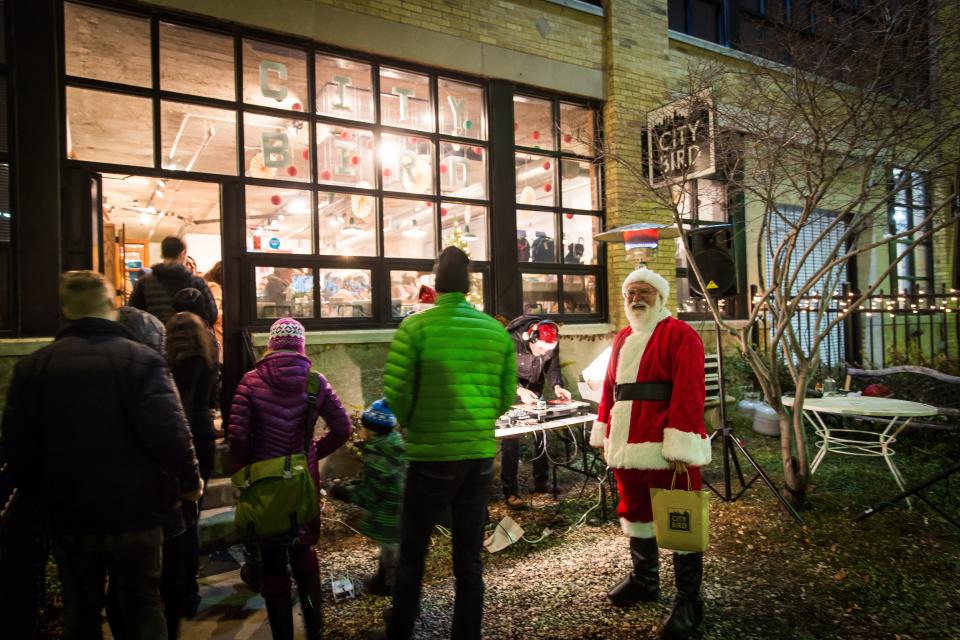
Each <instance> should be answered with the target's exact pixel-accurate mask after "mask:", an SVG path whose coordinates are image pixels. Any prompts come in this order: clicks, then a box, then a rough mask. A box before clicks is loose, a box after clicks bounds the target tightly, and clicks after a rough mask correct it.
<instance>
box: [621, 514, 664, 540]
mask: <svg viewBox="0 0 960 640" xmlns="http://www.w3.org/2000/svg"><path fill="white" fill-rule="evenodd" d="M620 528H621V529H622V530H623V532H624V533H625V534H627V535H628V536H630V537H631V538H654V537H656V535H657V534H656V532H655V531H654V530H653V522H630V521H629V520H627V519H626V518H620Z"/></svg>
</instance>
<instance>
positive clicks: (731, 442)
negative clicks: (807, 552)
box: [703, 319, 803, 524]
mask: <svg viewBox="0 0 960 640" xmlns="http://www.w3.org/2000/svg"><path fill="white" fill-rule="evenodd" d="M713 324H714V335H715V336H716V348H717V382H718V386H719V388H720V429H719V430H717V431H715V432H714V434H713V436H711V439H713V438H716V437H718V436H719V437H720V438H721V442H722V444H723V493H721V492H719V491H717V489H716V488H714V487H713V485H711V484H710V483H709V482H707V481H705V480H704V481H703V484H705V485H706V486H707V487H708V488H709V489H710V490H711V491H713V492H714V493H715V494H717V497H718V498H720V499H721V500H723V501H724V502H736V501H737V500H738V499H739V498H740V496H742V495H743V494H744V493H745V492H746V490H747V489H749V488H750V487H751V486H752V485H753V483H754V482H756V481H757V478H760V479H761V480H763V483H764V484H765V485H767V489H769V490H770V493H772V494H773V495H774V497H775V498H776V499H777V500H779V501H780V506H782V507H783V508H784V509H785V510H786V511H787V513H789V514H790V515H791V516H793V519H794V520H796V521H797V523H799V524H803V518H801V517H800V514H799V513H797V510H796V509H795V508H794V507H793V505H792V504H790V502H789V501H788V500H787V499H786V498H784V497H783V494H782V493H780V491H779V490H778V489H777V487H776V485H775V484H773V481H772V480H771V479H770V476H768V475H767V472H766V471H764V470H763V467H761V466H760V463H758V462H757V460H756V459H755V458H754V457H753V456H752V455H750V452H749V451H748V450H747V447H746V445H745V444H743V441H742V440H740V439H739V438H738V437H737V436H735V435H734V434H733V426H732V425H731V424H730V422H729V421H728V420H727V395H726V389H725V384H724V380H723V351H721V349H720V346H721V345H720V342H721V341H720V323H719V322H717V321H716V319H714V321H713ZM737 451H740V453H741V454H742V455H743V457H744V458H746V460H747V462H749V463H750V464H751V465H752V466H753V468H754V470H756V472H757V473H756V475H754V476H753V478H751V479H750V481H749V482H748V481H747V480H746V478H745V477H744V475H743V469H742V468H741V467H740V460H739V459H738V458H737ZM731 463H733V467H734V468H736V472H737V478H738V479H739V480H740V491H739V492H737V493H736V494H734V493H733V477H732V474H731V469H730V466H731Z"/></svg>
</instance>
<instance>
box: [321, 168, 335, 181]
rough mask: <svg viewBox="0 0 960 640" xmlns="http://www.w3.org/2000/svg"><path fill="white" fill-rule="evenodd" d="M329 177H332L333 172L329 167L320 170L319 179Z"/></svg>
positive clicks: (328, 178)
mask: <svg viewBox="0 0 960 640" xmlns="http://www.w3.org/2000/svg"><path fill="white" fill-rule="evenodd" d="M331 178H333V172H332V171H330V169H324V170H323V171H321V172H320V179H321V180H330V179H331Z"/></svg>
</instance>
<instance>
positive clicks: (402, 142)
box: [380, 133, 436, 193]
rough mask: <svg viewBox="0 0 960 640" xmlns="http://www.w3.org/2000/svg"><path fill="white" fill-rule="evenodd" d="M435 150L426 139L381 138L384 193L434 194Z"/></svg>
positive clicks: (383, 136) (386, 136)
mask: <svg viewBox="0 0 960 640" xmlns="http://www.w3.org/2000/svg"><path fill="white" fill-rule="evenodd" d="M433 149H434V145H433V143H432V142H431V141H430V140H429V139H427V138H420V137H417V136H400V135H394V134H390V133H384V134H381V136H380V166H381V172H382V173H383V188H384V190H385V191H405V192H407V193H435V192H436V190H435V188H434V184H433Z"/></svg>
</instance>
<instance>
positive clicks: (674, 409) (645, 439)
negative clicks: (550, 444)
mask: <svg viewBox="0 0 960 640" xmlns="http://www.w3.org/2000/svg"><path fill="white" fill-rule="evenodd" d="M646 271H647V270H646V269H641V270H638V271H637V272H634V273H635V274H636V273H640V272H646ZM648 273H650V274H652V272H648ZM631 276H633V274H631ZM653 276H655V278H656V279H658V280H657V281H656V283H654V282H651V281H652V279H653ZM647 277H650V278H651V280H646V278H647ZM640 278H643V279H644V280H645V281H648V282H651V283H652V284H654V286H655V287H656V288H658V289H660V287H658V286H657V284H658V283H662V285H663V287H664V288H665V287H666V282H665V281H663V279H662V278H661V277H660V276H659V275H656V274H653V275H652V276H640ZM640 278H635V279H630V278H628V280H627V282H625V283H624V290H626V287H627V285H628V284H630V283H631V282H637V281H638V280H639V279H640ZM661 290H662V289H661ZM663 297H664V298H665V297H666V296H665V295H664V296H663ZM662 304H663V303H662V301H661V305H660V307H659V308H658V309H656V310H651V311H650V313H653V314H655V315H654V317H653V318H652V321H651V322H649V323H647V324H646V325H645V326H643V327H638V330H636V331H635V330H634V328H632V327H626V328H625V329H623V330H621V331H620V332H619V333H618V334H617V336H616V337H615V338H614V341H613V351H612V354H611V356H610V361H609V363H608V365H607V373H606V376H605V378H604V382H603V396H602V399H601V402H600V408H599V411H598V415H597V421H596V423H595V424H594V426H593V430H592V432H591V434H590V444H592V445H594V446H601V445H602V446H603V449H604V457H605V458H606V461H607V464H608V465H609V466H610V467H612V468H613V470H614V475H615V477H616V479H617V486H618V489H619V491H620V504H619V505H618V507H617V515H618V516H619V517H620V523H621V527H622V529H623V531H624V533H626V534H627V535H629V536H632V537H637V538H652V537H653V536H654V530H653V513H652V510H651V504H650V489H651V488H652V487H656V488H667V489H669V488H670V484H671V481H672V479H673V471H672V470H671V467H670V462H669V461H673V460H676V461H681V462H684V463H686V464H687V465H688V470H689V476H690V482H691V485H692V488H693V489H700V467H701V466H703V465H705V464H707V463H709V462H710V440H709V439H708V438H707V435H706V430H705V429H704V425H703V403H704V373H703V360H704V354H703V342H702V340H701V339H700V336H699V335H698V334H697V332H696V331H694V330H693V329H692V328H691V327H690V326H689V325H687V324H686V323H685V322H682V321H680V320H676V319H674V318H672V317H670V313H669V312H668V311H667V310H666V309H665V308H663V306H662ZM632 382H669V383H671V384H672V390H671V393H670V399H669V400H620V401H617V400H616V397H615V385H617V384H624V383H632ZM686 480H687V478H686V476H678V477H677V482H676V488H688V487H687V482H686Z"/></svg>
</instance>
